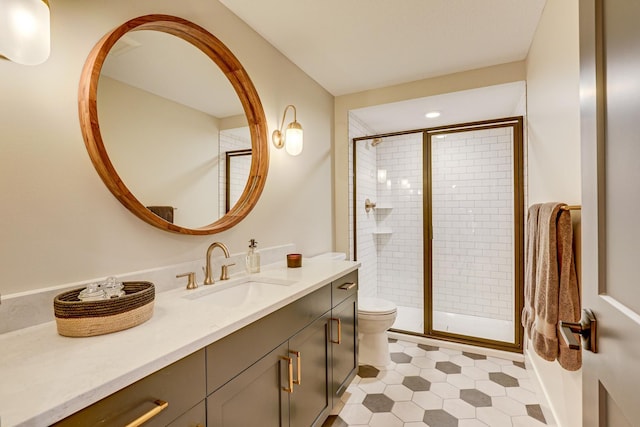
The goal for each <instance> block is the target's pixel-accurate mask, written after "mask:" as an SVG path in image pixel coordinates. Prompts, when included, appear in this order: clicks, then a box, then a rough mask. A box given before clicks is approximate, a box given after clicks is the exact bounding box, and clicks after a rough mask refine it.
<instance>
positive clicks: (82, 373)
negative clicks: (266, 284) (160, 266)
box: [0, 259, 360, 427]
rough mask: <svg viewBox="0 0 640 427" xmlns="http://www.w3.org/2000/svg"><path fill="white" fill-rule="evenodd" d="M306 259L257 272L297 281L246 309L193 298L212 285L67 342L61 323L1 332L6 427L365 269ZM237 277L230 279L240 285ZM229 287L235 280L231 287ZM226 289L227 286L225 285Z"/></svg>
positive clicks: (75, 403)
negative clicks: (138, 320)
mask: <svg viewBox="0 0 640 427" xmlns="http://www.w3.org/2000/svg"><path fill="white" fill-rule="evenodd" d="M359 265H360V264H359V263H357V262H353V261H330V260H320V259H315V260H314V259H305V260H304V261H303V266H302V267H301V268H295V269H288V268H286V267H284V266H280V267H276V268H271V269H265V270H263V271H262V272H261V273H258V274H255V275H252V277H255V278H256V279H258V278H260V277H265V278H272V279H277V280H285V281H291V282H293V284H291V285H287V286H284V285H283V286H281V289H280V288H279V289H277V290H276V291H275V292H274V293H273V294H269V295H266V296H264V298H262V299H261V300H260V301H259V302H256V303H252V304H245V305H243V306H241V307H240V308H236V309H233V310H232V309H230V308H225V307H216V308H214V307H212V301H213V298H215V296H213V295H210V296H207V297H203V298H200V299H188V298H184V297H185V296H188V295H191V296H193V295H194V293H197V292H207V293H208V292H211V289H212V288H213V287H215V286H219V285H220V284H221V283H224V282H219V281H218V282H216V283H215V284H214V285H211V286H200V287H199V288H198V289H196V290H193V291H188V290H186V289H174V290H171V291H167V292H163V293H159V294H157V295H156V299H155V309H154V315H153V317H152V318H151V319H150V320H148V321H147V322H145V323H143V324H142V325H139V326H137V327H134V328H131V329H128V330H125V331H120V332H116V333H112V334H108V335H101V336H96V337H86V338H67V337H63V336H60V335H58V333H57V330H56V324H55V322H49V323H44V324H41V325H37V326H32V327H29V328H25V329H21V330H17V331H14V332H9V333H6V334H2V335H0V425H1V426H2V427H9V426H37V427H39V426H43V425H50V424H52V423H54V422H56V421H59V420H61V419H63V418H65V417H67V416H69V415H71V414H73V413H74V412H77V411H78V410H80V409H82V408H84V407H86V406H89V405H91V404H93V403H95V402H97V401H98V400H100V399H102V398H104V397H106V396H108V395H110V394H112V393H114V392H116V391H118V390H120V389H122V388H124V387H126V386H128V385H130V384H132V383H134V382H136V381H138V380H139V379H141V378H144V377H145V376H147V375H149V374H151V373H153V372H155V371H157V370H159V369H162V368H164V367H165V366H167V365H170V364H171V363H173V362H175V361H177V360H179V359H181V358H183V357H185V356H187V355H189V354H191V353H193V352H195V351H197V350H199V349H201V348H203V347H205V346H207V345H209V344H211V343H212V342H215V341H217V340H219V339H221V338H223V337H225V336H227V335H229V334H231V333H232V332H235V331H237V330H238V329H240V328H242V327H244V326H246V325H248V324H250V323H252V322H254V321H255V320H257V319H260V318H262V317H264V316H266V315H268V314H270V313H272V312H274V311H276V310H278V309H279V308H282V307H284V306H285V305H287V304H289V303H291V302H293V301H295V300H297V299H299V298H301V297H303V296H305V295H307V294H309V293H311V292H313V291H314V290H316V289H319V288H321V287H322V286H324V285H326V284H328V283H330V282H331V281H333V280H336V279H338V278H340V277H341V276H343V275H344V274H347V273H349V272H351V271H353V270H355V269H357V268H358V267H359ZM235 279H236V277H232V278H231V280H232V281H233V280H235ZM229 283H231V282H229ZM225 286H226V284H225Z"/></svg>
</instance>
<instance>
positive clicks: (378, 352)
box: [312, 252, 398, 366]
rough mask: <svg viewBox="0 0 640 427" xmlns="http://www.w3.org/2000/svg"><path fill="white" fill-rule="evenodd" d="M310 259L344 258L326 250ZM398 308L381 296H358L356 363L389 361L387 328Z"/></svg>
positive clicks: (378, 363)
mask: <svg viewBox="0 0 640 427" xmlns="http://www.w3.org/2000/svg"><path fill="white" fill-rule="evenodd" d="M312 259H332V260H337V261H339V260H344V259H346V254H344V253H342V252H327V253H323V254H320V255H316V256H314V257H312ZM397 311H398V308H397V307H396V305H395V304H394V303H392V302H391V301H388V300H385V299H382V298H372V297H358V343H359V344H358V346H359V348H358V364H359V365H373V366H386V365H387V364H388V363H389V362H391V357H390V356H389V341H388V340H387V329H389V328H390V327H391V326H393V323H394V322H395V321H396V315H397Z"/></svg>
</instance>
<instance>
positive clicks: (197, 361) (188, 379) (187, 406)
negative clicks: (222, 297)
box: [55, 350, 205, 427]
mask: <svg viewBox="0 0 640 427" xmlns="http://www.w3.org/2000/svg"><path fill="white" fill-rule="evenodd" d="M204 356H205V354H204V350H199V351H197V352H195V353H193V354H191V355H189V356H187V357H185V358H183V359H181V360H178V361H177V362H175V363H173V364H171V365H169V366H167V367H166V368H163V369H161V370H159V371H157V372H155V373H153V374H152V375H149V376H148V377H145V378H143V379H141V380H140V381H137V382H135V383H133V384H131V385H130V386H128V387H126V388H124V389H122V390H120V391H118V392H116V393H114V394H112V395H110V396H108V397H106V398H104V399H102V400H100V401H99V402H97V403H94V404H93V405H91V406H89V407H87V408H85V409H83V410H81V411H79V412H76V413H75V414H73V415H71V416H69V417H67V418H65V419H64V420H62V421H60V422H58V423H56V424H55V426H70V427H77V426H94V425H103V426H124V425H128V424H129V423H131V422H133V421H134V420H141V419H142V417H145V416H147V417H149V418H148V421H146V422H145V423H144V426H145V427H154V426H172V427H174V426H176V427H177V426H179V427H196V426H199V425H201V426H204V425H205V419H204V400H203V399H204V394H205V372H204V369H205V364H204ZM164 403H167V404H168V405H166V406H165V405H164Z"/></svg>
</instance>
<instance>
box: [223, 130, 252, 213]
mask: <svg viewBox="0 0 640 427" xmlns="http://www.w3.org/2000/svg"><path fill="white" fill-rule="evenodd" d="M220 155H221V158H222V157H223V156H224V158H225V161H224V162H222V161H221V162H220V189H219V194H220V209H221V211H220V216H222V215H224V214H225V213H226V212H228V211H229V209H230V208H231V207H232V206H233V205H235V204H236V202H237V201H238V199H239V198H240V195H241V194H242V191H243V190H244V187H245V185H246V183H247V178H248V177H249V171H250V169H251V134H250V133H249V128H248V127H246V126H244V127H240V128H235V129H225V130H222V131H220Z"/></svg>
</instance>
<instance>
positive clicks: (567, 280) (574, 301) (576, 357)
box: [556, 210, 582, 371]
mask: <svg viewBox="0 0 640 427" xmlns="http://www.w3.org/2000/svg"><path fill="white" fill-rule="evenodd" d="M556 236H557V241H558V271H559V273H560V274H559V281H560V283H559V285H558V292H559V298H558V320H559V321H565V322H578V321H579V320H580V313H581V307H580V287H579V284H578V276H577V275H576V265H575V258H574V254H573V227H572V225H571V213H570V212H569V211H565V210H561V211H560V215H559V217H558V224H557V230H556ZM559 323H560V322H558V335H560V324H559ZM559 342H560V347H559V355H558V362H559V363H560V366H562V367H563V368H564V369H567V370H569V371H575V370H578V369H580V367H581V366H582V351H581V350H580V349H578V350H571V349H570V348H569V346H568V345H567V343H565V342H564V340H563V339H560V340H559Z"/></svg>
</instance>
